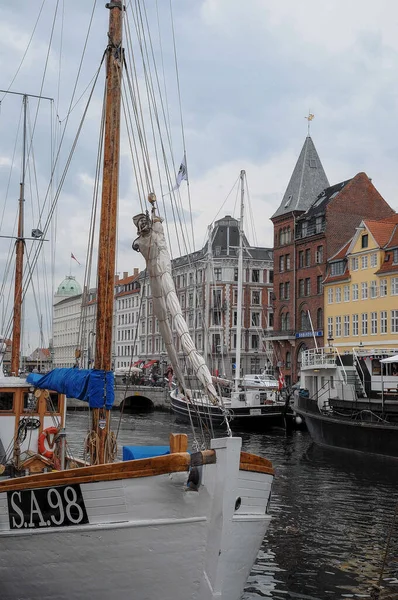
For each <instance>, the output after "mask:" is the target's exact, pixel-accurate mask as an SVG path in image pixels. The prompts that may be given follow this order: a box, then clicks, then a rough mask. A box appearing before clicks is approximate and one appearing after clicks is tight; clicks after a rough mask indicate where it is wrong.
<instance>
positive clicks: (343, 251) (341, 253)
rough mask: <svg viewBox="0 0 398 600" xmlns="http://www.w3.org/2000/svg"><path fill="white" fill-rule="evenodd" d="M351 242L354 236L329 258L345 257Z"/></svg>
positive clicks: (339, 258) (338, 258)
mask: <svg viewBox="0 0 398 600" xmlns="http://www.w3.org/2000/svg"><path fill="white" fill-rule="evenodd" d="M351 242H352V238H351V239H349V240H348V242H346V243H345V244H344V246H342V247H341V248H340V250H338V251H337V252H336V254H334V255H333V256H331V257H330V258H329V260H341V259H342V258H345V255H346V254H347V250H348V248H349V247H350V244H351Z"/></svg>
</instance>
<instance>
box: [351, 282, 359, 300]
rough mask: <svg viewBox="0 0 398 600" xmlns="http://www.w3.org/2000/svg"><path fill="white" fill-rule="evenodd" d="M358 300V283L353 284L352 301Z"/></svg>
mask: <svg viewBox="0 0 398 600" xmlns="http://www.w3.org/2000/svg"><path fill="white" fill-rule="evenodd" d="M358 298H359V294H358V284H357V283H353V284H352V299H353V300H358Z"/></svg>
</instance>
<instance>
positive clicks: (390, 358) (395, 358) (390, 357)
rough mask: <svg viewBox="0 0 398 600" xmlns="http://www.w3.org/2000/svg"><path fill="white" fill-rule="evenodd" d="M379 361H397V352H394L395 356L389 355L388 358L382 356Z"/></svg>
mask: <svg viewBox="0 0 398 600" xmlns="http://www.w3.org/2000/svg"><path fill="white" fill-rule="evenodd" d="M380 362H382V363H393V362H398V354H396V355H395V356H389V357H388V358H382V359H381V361H380Z"/></svg>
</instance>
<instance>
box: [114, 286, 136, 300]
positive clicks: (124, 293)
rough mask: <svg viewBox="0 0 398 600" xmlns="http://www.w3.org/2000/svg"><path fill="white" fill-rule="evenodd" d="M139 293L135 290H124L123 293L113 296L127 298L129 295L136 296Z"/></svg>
mask: <svg viewBox="0 0 398 600" xmlns="http://www.w3.org/2000/svg"><path fill="white" fill-rule="evenodd" d="M139 291H140V290H139V289H138V288H136V289H135V290H126V291H124V292H119V293H118V294H115V298H120V296H129V295H130V294H138V293H139Z"/></svg>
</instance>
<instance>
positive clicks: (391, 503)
mask: <svg viewBox="0 0 398 600" xmlns="http://www.w3.org/2000/svg"><path fill="white" fill-rule="evenodd" d="M118 419H119V415H118V413H116V414H115V415H114V416H113V427H114V429H115V430H116V429H117V427H118V426H119V456H120V455H121V447H122V446H123V445H124V444H144V443H148V441H149V442H150V443H152V444H164V443H167V440H168V436H169V434H170V432H172V431H177V430H178V431H179V432H186V433H187V434H188V435H189V436H191V432H190V428H189V426H188V425H182V424H178V427H176V424H175V421H174V417H173V416H172V415H170V414H169V413H160V412H156V413H150V414H142V415H123V417H122V418H121V420H120V423H119V422H118ZM87 422H88V416H87V413H71V414H69V415H68V429H69V434H70V437H69V439H70V445H71V447H72V449H73V451H74V452H76V453H77V454H80V455H81V454H82V449H83V437H84V431H85V429H86V426H87ZM241 435H242V439H243V448H244V449H245V450H247V451H250V452H255V453H257V454H260V455H261V456H266V457H267V458H269V459H270V460H272V462H273V464H274V467H275V471H276V477H275V482H274V486H273V496H272V502H271V512H272V515H273V517H274V518H273V520H272V522H271V525H270V528H269V532H268V535H267V537H266V539H265V540H264V543H263V546H262V549H261V552H260V554H259V556H258V559H257V562H256V564H255V565H254V567H253V569H252V572H251V575H250V578H249V580H248V582H247V586H246V590H245V593H244V595H243V597H242V600H258V599H259V598H265V597H268V598H273V599H275V600H276V599H278V600H279V599H282V598H283V599H284V600H285V599H302V600H304V599H308V600H324V599H325V598H336V599H339V598H370V595H369V589H370V587H371V585H372V584H373V583H374V582H375V581H377V579H378V577H379V573H380V569H381V565H382V562H383V554H384V550H385V544H386V539H387V535H388V531H389V528H390V525H391V522H392V518H393V514H394V510H395V505H396V502H397V500H398V495H397V475H398V472H397V471H398V461H388V460H387V461H386V460H378V459H372V458H369V457H366V456H365V455H363V456H361V455H352V454H349V453H346V452H335V451H332V450H327V449H322V448H320V447H317V446H315V445H313V444H312V443H311V440H310V438H309V436H308V434H307V433H306V432H301V431H299V432H294V433H293V434H292V435H290V436H286V435H285V432H284V431H283V430H277V429H275V430H273V431H272V432H269V433H264V434H259V433H252V434H247V433H242V434H241ZM397 551H398V524H397V527H396V530H395V531H394V532H393V535H392V538H391V548H390V552H389V557H388V559H387V561H386V565H385V569H384V577H383V586H384V587H385V592H384V593H382V594H381V596H380V600H382V599H383V598H387V597H394V596H392V594H398V580H397V556H398V552H397ZM386 594H387V595H386ZM397 597H398V596H397Z"/></svg>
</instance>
